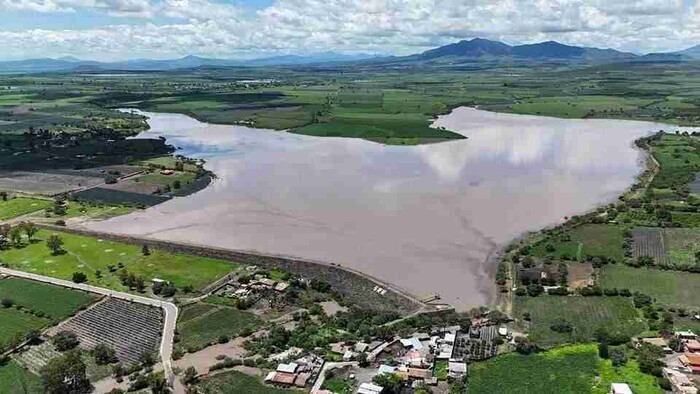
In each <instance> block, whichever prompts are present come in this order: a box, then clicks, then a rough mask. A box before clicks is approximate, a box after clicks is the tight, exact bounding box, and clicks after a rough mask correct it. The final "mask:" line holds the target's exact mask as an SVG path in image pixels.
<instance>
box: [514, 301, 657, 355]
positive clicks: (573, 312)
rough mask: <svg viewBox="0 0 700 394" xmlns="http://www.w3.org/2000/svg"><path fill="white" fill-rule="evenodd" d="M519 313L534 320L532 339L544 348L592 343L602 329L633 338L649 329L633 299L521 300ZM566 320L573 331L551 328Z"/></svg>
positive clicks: (517, 304) (530, 329)
mask: <svg viewBox="0 0 700 394" xmlns="http://www.w3.org/2000/svg"><path fill="white" fill-rule="evenodd" d="M515 311H516V312H515V315H516V316H518V317H520V316H523V314H524V313H529V314H530V318H531V320H530V321H529V322H525V323H524V325H525V328H526V329H527V331H528V333H529V338H530V339H532V340H533V341H535V342H537V343H540V344H542V345H556V344H561V343H572V342H588V341H591V340H593V339H594V338H595V332H596V330H597V329H598V328H599V327H603V328H605V329H607V330H608V331H610V332H620V333H624V334H626V335H629V336H633V335H636V334H639V333H640V332H642V331H644V330H645V329H646V323H645V322H644V320H643V319H642V318H641V316H640V314H639V311H638V310H637V309H635V307H634V305H633V304H632V300H631V299H629V298H623V297H562V296H540V297H518V298H516V300H515ZM562 319H563V320H565V321H567V322H569V323H570V324H571V326H572V327H573V331H572V332H555V331H553V330H552V329H551V328H550V327H551V326H552V324H553V323H555V322H557V321H559V320H562Z"/></svg>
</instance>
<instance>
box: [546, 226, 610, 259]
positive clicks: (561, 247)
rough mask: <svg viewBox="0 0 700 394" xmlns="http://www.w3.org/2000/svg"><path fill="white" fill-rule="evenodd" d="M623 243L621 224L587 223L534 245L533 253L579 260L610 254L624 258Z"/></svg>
mask: <svg viewBox="0 0 700 394" xmlns="http://www.w3.org/2000/svg"><path fill="white" fill-rule="evenodd" d="M623 243H624V237H623V231H622V229H621V228H620V227H619V226H615V225H605V224H585V225H582V226H578V227H575V228H573V229H571V230H570V231H568V232H566V233H564V234H562V235H558V236H556V237H549V238H547V239H545V240H544V241H542V242H540V243H538V244H537V245H536V246H535V247H533V251H532V254H533V255H535V256H552V257H556V258H564V259H569V260H578V261H581V260H583V259H584V258H585V257H586V256H609V257H612V258H614V259H617V260H623V259H624V250H623V248H622V245H623Z"/></svg>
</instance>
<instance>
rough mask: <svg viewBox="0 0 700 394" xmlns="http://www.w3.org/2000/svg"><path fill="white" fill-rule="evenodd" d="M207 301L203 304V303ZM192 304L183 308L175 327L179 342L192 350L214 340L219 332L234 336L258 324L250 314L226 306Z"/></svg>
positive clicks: (221, 334) (224, 335)
mask: <svg viewBox="0 0 700 394" xmlns="http://www.w3.org/2000/svg"><path fill="white" fill-rule="evenodd" d="M204 305H206V306H204ZM204 305H203V304H192V305H188V306H187V307H185V308H183V310H182V315H181V316H180V319H179V321H178V325H177V330H178V333H179V335H180V342H179V344H180V346H182V347H183V348H184V349H186V350H188V351H195V350H199V349H201V348H204V347H206V346H208V345H210V344H214V343H216V342H217V341H218V340H219V339H220V338H221V337H222V336H223V337H226V338H234V337H236V336H239V335H241V334H242V333H244V332H246V331H247V332H248V333H252V332H253V331H255V330H256V329H257V328H258V327H259V326H260V321H259V319H258V318H257V317H255V316H254V315H253V314H251V313H248V312H244V311H239V310H238V309H234V308H230V307H226V306H213V305H208V304H204Z"/></svg>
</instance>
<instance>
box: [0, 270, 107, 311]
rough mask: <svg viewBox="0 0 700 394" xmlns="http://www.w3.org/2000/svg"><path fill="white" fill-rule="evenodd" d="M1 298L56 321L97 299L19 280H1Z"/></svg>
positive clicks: (63, 289) (84, 294)
mask: <svg viewBox="0 0 700 394" xmlns="http://www.w3.org/2000/svg"><path fill="white" fill-rule="evenodd" d="M0 298H8V299H11V300H12V301H13V302H14V303H15V305H19V306H21V307H23V308H26V309H29V310H33V311H35V312H36V313H41V314H43V315H44V316H46V317H49V318H51V319H53V320H55V321H60V320H63V319H65V318H66V317H68V316H70V315H71V314H73V313H75V312H76V311H77V310H79V309H81V308H84V307H86V306H88V305H90V304H92V303H93V302H95V297H94V296H92V295H90V294H88V293H83V292H80V291H75V290H69V289H65V288H63V287H58V286H53V285H49V284H45V283H41V282H35V281H31V280H25V279H19V278H7V279H4V280H0Z"/></svg>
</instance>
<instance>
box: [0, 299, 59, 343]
mask: <svg viewBox="0 0 700 394" xmlns="http://www.w3.org/2000/svg"><path fill="white" fill-rule="evenodd" d="M48 324H49V320H48V319H45V318H42V317H38V316H35V315H33V314H31V313H28V312H24V311H20V310H17V309H14V308H0V349H4V348H7V347H11V346H12V345H16V344H18V343H20V342H21V341H22V340H23V339H24V337H25V336H26V335H27V333H28V332H29V331H31V330H38V329H41V328H43V327H45V326H47V325H48Z"/></svg>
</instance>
